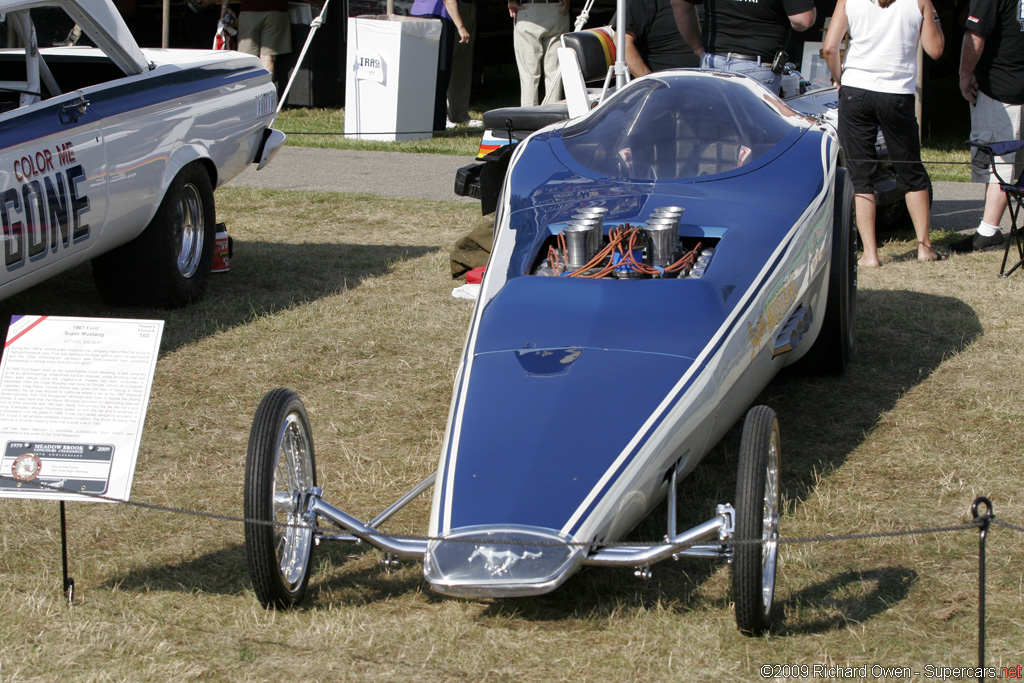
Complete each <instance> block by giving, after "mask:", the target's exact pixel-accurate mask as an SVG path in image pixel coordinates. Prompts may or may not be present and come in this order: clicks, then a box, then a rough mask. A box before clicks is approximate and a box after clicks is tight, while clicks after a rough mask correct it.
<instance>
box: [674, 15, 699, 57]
mask: <svg viewBox="0 0 1024 683" xmlns="http://www.w3.org/2000/svg"><path fill="white" fill-rule="evenodd" d="M698 4H700V3H692V2H687V0H672V14H673V15H675V18H676V28H678V29H679V34H680V35H682V36H683V40H685V41H686V43H687V44H688V45H689V46H690V47H692V48H693V52H694V54H696V55H697V58H698V59H701V58H703V57H704V42H703V41H702V40H701V38H700V20H699V19H698V18H697V5H698Z"/></svg>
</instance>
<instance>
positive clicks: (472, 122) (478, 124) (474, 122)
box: [466, 119, 484, 128]
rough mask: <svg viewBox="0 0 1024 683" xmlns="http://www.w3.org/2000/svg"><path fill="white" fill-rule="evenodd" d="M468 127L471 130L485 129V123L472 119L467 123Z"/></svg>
mask: <svg viewBox="0 0 1024 683" xmlns="http://www.w3.org/2000/svg"><path fill="white" fill-rule="evenodd" d="M466 125H467V126H469V127H470V128H483V127H484V122H483V121H481V120H480V119H470V120H469V121H466Z"/></svg>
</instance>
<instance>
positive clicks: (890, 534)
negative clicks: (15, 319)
mask: <svg viewBox="0 0 1024 683" xmlns="http://www.w3.org/2000/svg"><path fill="white" fill-rule="evenodd" d="M0 479H3V480H8V481H17V482H18V483H19V484H26V483H27V484H31V485H34V486H36V487H38V488H42V489H48V490H52V491H56V492H61V493H69V494H74V495H75V496H86V497H88V498H92V499H95V500H103V501H109V502H113V503H119V504H121V505H128V506H131V507H136V508H141V509H146V510H153V511H157V512H168V513H175V514H184V515H189V516H193V517H199V518H202V519H214V520H218V521H223V522H234V523H242V524H257V525H262V526H273V527H275V528H288V527H296V528H304V529H309V528H310V526H309V525H308V524H287V523H282V522H277V521H274V520H263V519H251V518H245V517H237V516H234V515H223V514H217V513H212V512H203V511H200V510H187V509H184V508H176V507H172V506H169V505H159V504H156V503H144V502H139V501H133V500H122V499H120V498H113V497H110V496H104V495H101V494H94V493H85V492H81V491H72V490H70V489H66V488H64V487H61V486H55V485H52V484H44V483H43V482H35V481H31V482H24V481H21V480H19V479H16V478H15V477H11V476H7V475H0ZM64 502H65V501H64V500H61V501H60V503H61V534H62V548H63V550H64V552H65V557H64V583H63V585H64V590H65V594H66V596H67V600H68V604H71V603H72V600H73V597H74V579H71V578H69V577H68V574H67V557H66V552H67V544H66V543H67V542H66V539H65V538H64V537H63V534H64ZM981 507H983V508H984V512H983V513H980V512H979V508H981ZM971 515H972V517H973V519H972V520H971V522H970V523H969V524H958V525H951V526H935V527H920V528H917V529H897V530H893V531H873V532H864V533H854V534H833V535H824V536H806V537H799V538H777V539H775V542H776V543H778V544H779V545H792V544H798V543H822V542H838V541H851V540H862V539H876V538H895V537H902V536H918V535H924V534H937V533H947V532H954V531H967V530H972V529H978V530H979V532H980V534H979V539H978V672H979V676H978V680H979V681H983V680H984V675H983V674H982V673H981V672H984V671H985V600H986V596H985V541H986V536H987V533H988V530H989V528H990V525H992V524H995V525H997V526H1001V527H1003V528H1005V529H1010V530H1011V531H1016V532H1018V533H1024V527H1022V526H1019V525H1016V524H1011V523H1009V522H1003V521H1001V520H997V519H996V517H995V513H994V512H993V508H992V502H991V501H990V500H989V499H988V498H984V497H979V498H976V499H975V501H974V502H973V504H972V505H971ZM314 529H319V527H314ZM346 531H348V530H346ZM349 533H352V532H351V531H349ZM360 534H361V535H363V536H366V535H369V536H374V535H380V536H385V535H387V536H390V537H391V538H393V539H402V540H406V541H426V542H431V541H447V542H460V543H477V544H494V543H495V542H496V541H495V539H493V538H479V539H474V538H441V537H432V536H414V535H410V536H404V535H391V534H384V533H383V532H381V531H378V530H376V529H361V530H360ZM356 540H357V541H358V538H357V539H356ZM498 542H499V543H500V541H498ZM764 542H765V541H764V539H735V538H730V539H723V540H720V541H719V542H718V545H721V546H723V547H730V546H732V547H734V546H737V545H753V544H761V543H764ZM699 543H700V542H699V541H693V542H685V543H678V544H676V545H677V548H678V550H679V551H680V552H681V551H682V550H684V549H685V548H688V547H690V546H694V545H698V544H699ZM665 544H666V541H662V542H658V543H656V542H648V543H643V542H638V543H626V542H616V543H602V544H601V545H600V546H599V547H600V548H612V547H633V548H642V547H654V546H658V545H665ZM530 545H531V546H563V547H580V548H593V547H594V544H591V543H583V542H576V541H541V540H536V541H530ZM391 562H392V559H391V558H390V557H388V555H387V553H385V564H386V565H387V566H391V564H390V563H391Z"/></svg>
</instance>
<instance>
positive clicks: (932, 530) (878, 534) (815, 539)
mask: <svg viewBox="0 0 1024 683" xmlns="http://www.w3.org/2000/svg"><path fill="white" fill-rule="evenodd" d="M0 479H3V480H7V481H18V480H17V479H15V478H14V477H11V476H9V475H0ZM20 483H22V484H25V483H27V484H30V485H32V486H36V487H38V488H40V489H46V490H50V491H53V492H55V493H67V494H72V495H74V496H77V497H87V498H91V499H94V500H98V501H105V502H111V503H119V504H121V505H127V506H129V507H134V508H140V509H144V510H152V511H155V512H167V513H172V514H180V515H187V516H190V517H198V518H202V519H213V520H217V521H221V522H232V523H236V524H257V525H262V526H273V527H278V528H282V529H286V528H290V527H294V528H308V525H305V524H295V523H292V524H289V523H287V522H277V521H273V520H265V519H253V518H248V517H238V516H236V515H225V514H220V513H215V512H203V511H202V510H188V509H185V508H178V507H173V506H170V505H160V504H158V503H146V502H141V501H137V500H123V499H121V498H113V497H111V496H104V495H101V494H98V493H86V492H82V491H74V490H71V489H66V488H63V487H61V486H56V485H53V484H45V483H43V482H37V481H32V482H20ZM991 522H992V524H996V525H998V526H1002V527H1005V528H1007V529H1010V530H1013V531H1017V532H1019V533H1024V527H1021V526H1017V525H1016V524H1010V523H1008V522H1003V521H1001V520H998V519H996V518H995V517H992V518H991ZM977 528H978V526H977V523H976V522H970V523H966V524H957V525H951V526H934V527H920V528H916V529H896V530H892V531H869V532H862V533H850V534H831V535H822V536H804V537H797V538H783V537H780V538H778V539H777V540H776V542H777V543H779V544H780V545H797V544H804V543H831V542H838V541H856V540H865V539H876V538H896V537H901V536H921V535H926V534H939V533H947V532H953V531H968V530H973V529H977ZM370 535H375V536H390V537H392V538H401V539H403V540H408V541H442V540H443V541H458V542H465V543H493V542H494V539H493V538H460V539H452V538H445V537H439V536H417V535H394V534H387V533H385V532H383V531H379V530H376V529H374V530H372V531H371V532H370ZM762 542H763V541H762V540H761V539H759V538H754V539H730V540H729V541H728V543H725V545H755V544H760V543H762ZM698 543H699V542H694V543H692V544H689V545H697V544H698ZM530 544H531V545H551V546H568V547H588V548H589V547H592V546H593V545H594V544H593V543H585V542H579V541H536V542H535V541H531V542H530ZM658 545H664V542H662V541H637V542H618V543H602V544H601V545H600V547H604V548H611V547H624V546H628V547H645V546H648V547H653V546H658ZM685 545H687V544H680V546H681V547H682V546H685Z"/></svg>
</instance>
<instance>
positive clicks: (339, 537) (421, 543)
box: [307, 474, 434, 560]
mask: <svg viewBox="0 0 1024 683" xmlns="http://www.w3.org/2000/svg"><path fill="white" fill-rule="evenodd" d="M433 483H434V475H433V474H431V475H430V476H429V477H427V478H426V479H425V480H423V481H422V482H420V483H419V484H418V485H417V486H416V487H415V488H414V489H412V490H411V491H409V493H407V494H405V495H404V496H402V497H401V498H400V499H398V500H397V501H396V502H395V503H393V504H392V505H391V506H390V507H388V509H386V510H385V511H384V512H382V513H381V514H379V515H377V517H376V518H374V520H373V521H372V522H370V523H369V524H366V523H364V522H362V521H360V520H358V519H356V518H355V517H353V516H352V515H350V514H348V513H347V512H344V511H342V510H339V509H338V508H336V507H334V506H333V505H331V504H330V503H327V502H324V500H323V498H321V497H320V496H321V494H322V493H323V489H320V488H316V489H314V490H313V491H311V493H312V494H313V495H311V496H310V497H309V504H308V508H307V517H308V518H312V517H313V516H317V517H323V518H324V519H326V520H328V521H330V522H332V523H334V524H335V525H337V526H339V527H341V528H342V529H344V530H345V531H348V532H349V533H348V534H325V533H318V534H317V540H318V541H319V540H329V541H349V542H355V543H358V542H360V541H366V542H367V543H369V544H370V545H372V546H374V547H376V548H379V549H381V550H383V551H384V552H385V553H387V554H389V555H393V556H395V557H398V558H401V559H403V560H422V559H423V556H424V555H425V554H426V552H427V539H425V538H401V537H398V536H385V535H384V534H382V533H381V532H379V531H377V529H376V528H375V527H376V526H377V525H378V524H383V523H384V521H385V520H387V519H388V518H389V517H391V515H393V514H395V513H396V512H398V511H399V510H401V509H402V508H403V507H405V506H406V505H408V504H409V502H410V501H412V500H413V499H414V498H416V497H417V496H418V495H420V494H421V493H423V492H424V491H426V490H427V489H429V488H430V486H431V485H432V484H433Z"/></svg>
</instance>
